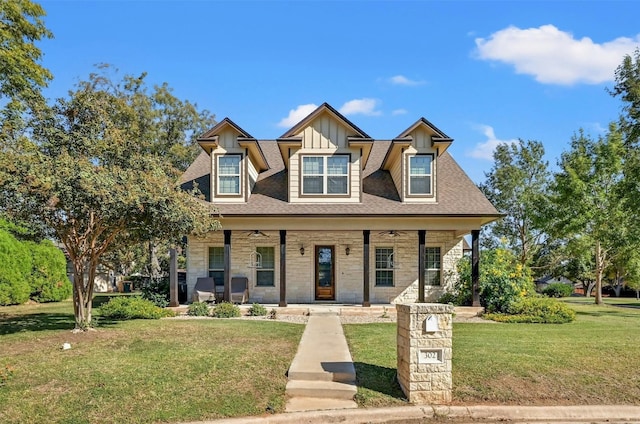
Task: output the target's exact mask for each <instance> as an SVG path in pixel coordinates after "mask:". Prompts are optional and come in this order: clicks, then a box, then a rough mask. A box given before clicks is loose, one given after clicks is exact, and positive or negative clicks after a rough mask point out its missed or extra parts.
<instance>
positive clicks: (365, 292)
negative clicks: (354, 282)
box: [362, 230, 371, 306]
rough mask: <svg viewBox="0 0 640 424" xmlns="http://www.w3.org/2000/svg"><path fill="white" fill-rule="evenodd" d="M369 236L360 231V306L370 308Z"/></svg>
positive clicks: (367, 231) (367, 232) (365, 232)
mask: <svg viewBox="0 0 640 424" xmlns="http://www.w3.org/2000/svg"><path fill="white" fill-rule="evenodd" d="M370 235H371V231H370V230H364V231H362V237H363V239H364V243H363V249H362V252H363V253H362V264H363V265H362V268H363V270H362V281H363V283H362V284H363V286H362V306H371V302H370V301H369V236H370Z"/></svg>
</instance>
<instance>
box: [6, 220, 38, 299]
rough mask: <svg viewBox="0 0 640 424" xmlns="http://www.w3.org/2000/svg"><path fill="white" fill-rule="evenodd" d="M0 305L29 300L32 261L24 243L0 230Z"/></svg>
mask: <svg viewBox="0 0 640 424" xmlns="http://www.w3.org/2000/svg"><path fill="white" fill-rule="evenodd" d="M0 264H1V266H0V305H2V306H4V305H13V304H19V303H24V302H26V301H27V300H29V294H30V293H31V287H30V286H29V280H28V279H29V276H30V274H31V267H32V259H31V254H30V253H29V251H28V249H27V247H26V246H25V244H24V243H21V242H20V241H19V240H17V239H16V238H15V237H14V236H13V235H12V234H11V233H9V232H8V231H5V230H3V229H0Z"/></svg>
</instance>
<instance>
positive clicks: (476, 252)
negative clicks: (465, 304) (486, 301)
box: [471, 230, 480, 306]
mask: <svg viewBox="0 0 640 424" xmlns="http://www.w3.org/2000/svg"><path fill="white" fill-rule="evenodd" d="M479 239H480V230H471V287H472V290H473V303H472V305H473V306H480V247H479Z"/></svg>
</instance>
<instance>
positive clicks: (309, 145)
mask: <svg viewBox="0 0 640 424" xmlns="http://www.w3.org/2000/svg"><path fill="white" fill-rule="evenodd" d="M277 142H278V147H279V148H280V154H281V155H282V159H283V162H284V164H285V168H286V169H287V170H288V192H289V202H291V203H303V202H304V203H352V202H360V201H361V196H362V171H363V169H364V167H365V166H366V162H367V159H368V158H369V154H370V152H371V147H372V146H373V140H372V139H371V137H369V136H368V135H367V134H366V133H365V132H364V131H362V130H361V129H360V128H358V127H357V126H355V125H354V124H353V123H352V122H350V121H349V120H348V119H347V118H345V117H344V116H343V115H342V114H340V113H339V112H338V111H337V110H335V109H334V108H332V107H331V106H330V105H329V104H327V103H324V104H322V105H321V106H320V107H318V108H317V109H316V110H314V111H313V112H311V113H310V114H309V115H308V116H307V117H305V118H304V119H303V120H301V121H300V122H299V123H297V124H296V125H295V126H293V127H292V128H291V129H290V130H289V131H287V132H286V133H284V134H283V135H282V136H281V137H280V138H278V140H277Z"/></svg>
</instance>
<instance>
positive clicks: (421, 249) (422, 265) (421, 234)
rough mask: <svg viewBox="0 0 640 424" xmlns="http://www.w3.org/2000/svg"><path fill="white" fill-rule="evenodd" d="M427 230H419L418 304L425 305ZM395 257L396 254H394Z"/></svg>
mask: <svg viewBox="0 0 640 424" xmlns="http://www.w3.org/2000/svg"><path fill="white" fill-rule="evenodd" d="M426 238H427V232H426V230H418V303H424V269H425V259H426V258H425V255H426V249H425V246H424V245H425V240H426ZM393 254H394V255H395V252H394V253H393Z"/></svg>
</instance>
